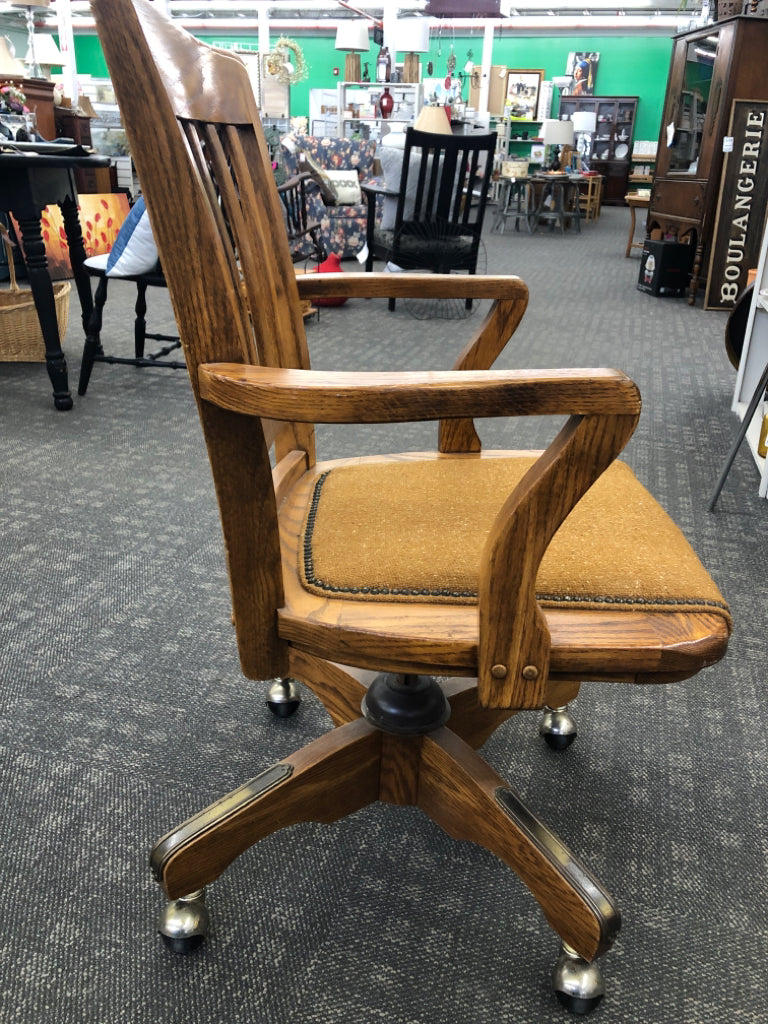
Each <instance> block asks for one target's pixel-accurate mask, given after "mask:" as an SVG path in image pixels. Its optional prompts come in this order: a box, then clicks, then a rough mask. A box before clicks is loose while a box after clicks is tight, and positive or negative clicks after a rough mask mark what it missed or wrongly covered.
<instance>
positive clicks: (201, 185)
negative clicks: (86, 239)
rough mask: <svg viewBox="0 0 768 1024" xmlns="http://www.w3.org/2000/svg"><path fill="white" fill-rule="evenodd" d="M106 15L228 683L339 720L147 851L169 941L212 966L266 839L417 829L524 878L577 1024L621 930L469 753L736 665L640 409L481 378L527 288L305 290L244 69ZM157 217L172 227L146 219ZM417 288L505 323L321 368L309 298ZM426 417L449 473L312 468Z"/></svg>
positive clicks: (630, 388) (375, 465) (144, 22)
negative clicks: (656, 466) (205, 505)
mask: <svg viewBox="0 0 768 1024" xmlns="http://www.w3.org/2000/svg"><path fill="white" fill-rule="evenodd" d="M93 10H94V14H95V17H96V23H97V27H98V31H99V36H100V39H101V42H102V45H103V48H104V53H105V55H106V59H107V63H108V66H109V71H110V74H111V77H112V82H113V83H114V87H115V91H116V93H117V97H118V101H119V104H120V109H121V114H122V118H123V124H124V125H125V128H126V131H127V133H128V137H129V139H130V144H131V152H132V154H133V156H134V159H135V161H136V165H137V168H138V172H139V175H140V177H141V181H142V183H143V186H144V189H145V194H146V200H147V204H148V207H149V210H150V213H151V214H153V222H154V224H155V225H156V237H157V242H158V246H159V249H160V253H161V257H162V261H163V267H164V269H165V274H166V279H167V282H168V287H169V289H170V290H171V293H172V298H173V303H174V308H175V310H176V314H177V319H178V324H179V330H180V332H181V336H182V339H183V342H184V348H185V352H186V356H187V364H188V367H189V373H190V379H191V383H192V388H193V390H194V394H195V397H196V399H197V403H198V410H199V414H200V419H201V422H202V426H203V430H204V433H205V438H206V443H207V446H208V452H209V457H210V462H211V467H212V471H213V476H214V481H215V485H216V492H217V497H218V502H219V509H220V514H221V522H222V527H223V531H224V539H225V544H226V551H227V565H228V570H229V576H230V584H231V596H232V603H233V611H234V622H235V631H236V637H237V644H238V648H239V653H240V661H241V666H242V670H243V672H244V674H245V675H246V676H247V677H249V678H250V679H254V680H264V679H270V680H275V682H274V683H273V686H272V688H271V691H270V702H271V704H272V706H273V707H274V708H275V710H277V711H278V712H283V711H284V712H286V713H287V712H288V711H290V710H291V708H292V707H293V706H294V705H295V703H296V701H297V696H296V693H295V690H294V683H293V680H294V679H298V680H301V681H303V682H304V683H306V684H307V685H308V686H310V687H311V688H312V689H313V690H314V692H315V693H316V694H317V695H318V697H319V698H320V700H321V701H322V702H323V703H324V705H325V707H326V708H327V710H328V712H329V714H330V716H331V718H332V720H333V722H334V725H335V728H334V729H332V730H331V731H330V732H329V733H327V734H326V735H324V736H321V737H320V738H319V739H317V740H315V741H314V742H312V743H310V744H309V746H307V747H305V748H304V749H303V750H300V751H298V752H297V753H296V754H294V755H292V756H290V757H287V758H285V759H283V760H281V761H279V762H277V763H276V764H274V765H273V766H272V767H270V768H267V770H266V771H263V772H262V773H261V774H260V775H257V776H256V777H255V778H254V779H251V780H250V781H249V782H246V783H245V784H244V785H243V786H241V787H240V788H239V789H237V790H235V791H234V792H232V793H230V794H229V795H228V796H226V797H224V798H223V799H221V800H219V801H217V802H216V803H214V804H213V805H211V806H210V807H208V808H207V809H206V810H203V811H201V812H200V813H199V814H197V815H195V816H193V817H192V818H190V819H189V820H188V821H186V822H185V823H183V824H182V825H180V826H178V827H176V828H174V829H173V830H172V831H170V832H168V833H167V834H166V835H165V836H163V837H162V838H161V839H160V840H159V841H158V843H157V844H156V846H155V848H154V850H153V852H152V855H151V862H152V866H153V870H154V872H155V875H156V877H157V879H158V880H159V881H160V883H161V884H162V886H163V888H164V890H165V892H166V894H167V896H168V897H169V899H170V901H171V902H170V903H169V904H168V906H167V908H166V910H165V911H164V913H163V915H162V917H161V925H160V930H161V932H162V933H163V935H164V937H165V939H166V941H167V942H168V944H169V945H171V946H172V947H173V948H175V949H178V950H186V949H189V948H192V947H194V946H195V945H197V944H199V942H200V941H202V939H203V937H204V933H205V922H206V917H207V911H206V910H205V906H204V903H203V900H202V895H201V891H202V889H203V887H204V886H207V885H208V884H209V883H211V882H213V881H214V879H216V878H217V877H218V876H219V875H220V874H221V873H222V872H223V871H224V870H225V869H226V868H227V866H228V865H229V864H231V863H232V861H233V860H234V859H235V858H236V857H238V856H240V855H241V854H243V853H244V852H245V851H246V850H247V849H248V848H249V847H250V846H252V845H253V844H254V843H256V842H258V840H260V839H261V838H263V837H264V836H266V835H268V834H270V833H272V832H274V831H276V830H277V829H281V828H284V827H286V826H287V825H291V824H295V823H298V822H303V821H320V822H332V821H336V820H338V819H340V818H343V817H344V816H345V815H348V814H350V813H352V812H354V811H356V810H358V809H359V808H361V807H363V806H365V805H367V804H369V803H371V802H373V801H377V800H381V801H385V802H388V803H392V804H403V805H407V804H412V805H416V806H418V807H420V808H421V809H422V810H423V811H424V812H425V813H426V814H427V815H429V816H430V817H431V818H433V819H434V820H435V821H436V822H437V823H438V824H440V825H441V826H442V827H443V828H444V829H445V830H446V831H447V832H448V833H449V834H450V835H452V836H454V837H456V838H457V839H470V840H472V841H473V842H476V843H479V844H481V845H483V846H485V847H487V848H488V849H489V850H492V851H493V852H494V853H496V854H497V855H498V856H499V857H500V858H501V859H502V860H504V861H505V862H506V863H507V864H509V865H510V866H511V867H512V868H513V870H514V871H516V872H517V873H518V875H519V876H520V877H521V878H522V879H523V881H524V882H525V884H526V885H527V886H528V887H529V888H530V890H531V892H532V894H533V895H534V897H535V898H536V899H537V900H538V902H539V904H540V905H541V908H542V910H543V913H544V916H545V917H546V919H547V921H548V922H549V923H550V925H551V926H552V928H553V929H554V930H555V931H556V932H557V934H558V935H559V936H560V938H561V940H562V942H563V946H562V950H561V953H560V959H559V960H558V966H557V968H556V974H555V990H556V992H557V994H558V997H559V998H560V999H561V1001H562V1002H564V1003H565V1005H566V1006H568V1007H569V1008H570V1009H571V1010H573V1011H575V1012H585V1011H587V1010H589V1009H591V1008H592V1007H593V1006H594V1005H595V1003H596V1002H597V1001H598V1000H599V999H600V997H601V995H602V981H601V979H600V973H599V969H598V968H597V966H596V965H595V964H594V963H593V961H595V959H596V958H597V957H598V956H599V955H600V954H601V953H603V952H605V951H606V950H607V949H608V948H609V947H610V945H611V943H612V941H613V939H614V937H615V935H616V932H617V930H618V928H619V923H620V919H619V913H618V910H617V908H616V906H615V904H614V902H613V900H612V899H611V897H610V896H609V895H608V893H607V892H606V891H605V889H604V888H603V887H602V886H601V885H600V884H599V883H598V882H597V881H596V880H595V879H594V878H593V877H592V876H591V875H590V874H589V873H588V872H587V870H586V869H585V868H584V867H582V865H581V864H580V863H579V862H578V861H577V860H576V859H575V857H574V856H573V855H572V854H571V853H570V852H569V851H568V849H567V848H566V847H565V846H564V845H563V843H562V842H561V841H560V840H559V839H557V837H556V836H555V835H554V834H553V833H552V832H551V831H550V830H549V829H548V828H547V827H546V826H545V825H544V824H543V823H542V822H541V821H539V820H538V819H537V818H536V817H535V816H534V815H533V813H532V812H531V811H530V810H529V809H528V808H527V807H526V806H525V804H524V803H523V801H522V800H521V798H520V797H519V796H518V795H517V794H516V793H515V792H514V791H513V790H512V789H511V788H510V787H509V786H508V785H507V783H506V782H505V781H504V780H503V779H502V778H500V777H499V776H498V775H497V774H496V773H495V772H494V771H493V770H492V769H491V768H490V767H489V766H488V765H487V764H486V763H485V762H484V761H483V759H482V758H481V757H480V755H479V754H478V753H477V752H476V750H477V748H478V747H479V746H480V745H481V744H482V743H483V742H484V740H485V739H486V738H487V737H488V736H489V735H490V734H491V733H492V732H493V731H494V730H495V729H496V728H497V727H499V726H500V725H501V724H502V723H503V722H504V721H506V720H507V719H508V718H509V717H510V716H511V715H513V714H515V713H517V712H518V711H522V710H525V709H534V710H535V709H538V710H542V709H547V708H549V710H548V711H546V712H545V713H546V719H545V721H544V725H543V728H544V732H545V734H546V735H547V736H549V738H550V740H551V741H552V743H553V745H554V746H557V747H559V746H563V745H565V744H566V743H567V742H568V741H569V740H570V739H572V736H573V726H572V723H571V722H570V719H569V717H568V714H567V712H566V711H564V710H562V709H563V707H564V705H566V703H567V702H568V701H570V700H572V699H573V698H574V697H575V696H576V694H577V693H578V690H579V686H580V684H581V682H582V681H585V680H599V681H603V682H618V683H621V684H622V685H624V686H626V685H627V684H631V683H652V682H672V681H674V680H678V679H684V678H686V677H688V676H690V675H693V674H694V673H696V672H698V671H699V670H700V669H701V668H703V667H704V666H706V665H710V664H712V663H713V662H715V661H717V660H718V659H719V658H721V657H722V655H723V654H724V652H725V649H726V645H727V641H728V636H729V632H730V619H729V613H728V609H727V606H726V604H725V602H724V601H723V598H722V596H721V595H720V593H719V591H718V590H717V587H716V586H715V585H714V583H713V582H712V581H711V579H710V578H709V576H708V575H707V573H706V571H705V570H704V568H703V567H702V565H701V563H700V562H699V560H698V559H697V557H696V555H695V554H694V552H693V551H692V549H691V548H690V546H689V545H688V544H687V543H686V541H685V540H684V538H683V537H682V535H681V534H680V532H679V530H678V529H677V527H676V526H675V525H674V524H673V523H672V522H671V520H670V519H669V517H668V516H667V515H666V514H665V512H664V511H663V510H662V509H661V507H660V506H659V505H658V504H657V503H656V502H655V501H654V499H653V498H652V497H651V495H650V494H649V493H648V492H647V491H646V490H645V489H644V488H643V487H642V486H641V485H640V484H639V483H638V481H637V480H636V479H635V477H634V475H633V474H632V472H631V471H630V470H629V469H628V468H627V467H626V466H625V465H623V464H622V463H618V462H616V461H615V459H616V456H617V454H618V453H619V451H620V450H621V449H622V448H623V446H624V444H625V443H626V441H627V439H628V438H629V437H630V435H631V434H632V431H633V430H634V427H635V424H636V422H637V419H638V416H639V413H640V398H639V394H638V391H637V388H636V387H635V385H634V384H633V383H632V382H631V381H630V380H629V379H628V378H627V377H625V376H624V375H623V374H622V373H619V372H617V371H614V370H536V371H525V370H510V371H499V372H494V371H489V369H488V367H490V365H491V364H492V363H493V361H494V359H495V358H496V356H497V355H498V353H499V351H500V350H501V349H502V348H503V346H504V345H505V343H506V341H507V340H508V338H509V337H510V336H511V335H512V333H513V332H514V330H515V328H516V327H517V324H518V323H519V321H520V319H521V317H522V316H523V313H524V310H525V307H526V303H527V294H528V293H527V289H526V287H525V285H524V284H523V282H522V281H520V280H519V279H518V278H515V277H479V276H475V277H473V276H466V277H459V276H456V277H453V276H444V275H436V276H431V275H427V274H413V275H411V274H373V273H371V274H360V275H353V274H348V273H345V274H311V275H306V276H303V277H300V278H298V279H297V277H296V275H295V274H294V271H293V266H292V264H291V259H290V251H289V246H288V243H287V240H286V236H285V230H284V227H283V220H282V215H281V207H280V199H279V197H278V194H277V188H276V186H275V183H274V180H273V176H272V170H271V166H270V161H269V155H268V151H267V148H266V146H265V143H264V138H263V134H262V131H261V127H260V124H259V119H258V112H257V110H256V107H255V103H254V100H253V95H252V92H251V87H250V84H249V80H248V75H247V72H246V70H245V68H244V67H243V65H242V64H241V63H240V62H239V60H238V59H237V58H236V57H235V56H232V55H229V54H226V53H223V52H221V51H217V50H213V49H210V48H209V47H207V46H205V45H204V44H203V43H201V42H199V41H197V40H195V39H194V38H193V37H192V36H190V35H188V34H187V33H186V32H184V31H183V30H182V29H181V28H179V27H177V25H176V24H175V23H173V22H171V21H170V20H168V19H167V18H166V16H165V14H164V13H163V11H162V9H161V7H160V5H158V4H154V3H149V2H147V0H94V2H93ZM201 83H205V87H204V88H201ZM171 204H173V205H174V206H178V205H179V204H181V205H182V206H183V209H184V212H185V215H184V217H175V218H165V217H162V216H161V213H162V211H163V210H164V209H166V208H167V207H168V206H170V205H171ZM154 212H156V213H157V216H154ZM425 293H426V294H431V295H435V296H439V297H446V296H451V295H456V294H458V295H460V296H461V297H462V298H489V299H492V300H493V305H492V308H491V311H490V313H489V314H488V316H487V318H486V320H485V322H484V323H483V324H480V325H479V326H478V327H477V329H476V331H475V334H474V336H473V337H472V338H471V339H470V340H469V342H468V344H467V346H466V348H465V349H464V351H463V353H461V355H460V356H459V357H458V359H457V361H456V363H455V364H454V369H453V370H451V371H447V372H441V371H436V372H431V373H425V372H386V373H385V372H375V373H374V372H372V373H350V372H344V371H340V372H323V371H313V370H312V369H311V368H310V362H309V356H308V351H307V342H306V336H305V333H304V325H303V321H302V317H301V309H300V301H299V300H300V296H318V295H321V296H334V295H348V296H352V297H363V296H370V297H386V296H391V295H394V296H397V297H406V296H410V295H419V294H425ZM371 315H374V313H373V311H372V312H371ZM533 415H543V416H549V415H559V416H561V417H564V418H565V424H564V426H563V427H562V429H561V430H560V432H559V433H558V434H557V436H556V437H555V439H554V440H553V441H552V443H551V444H550V446H549V447H548V448H547V450H546V451H545V452H544V453H543V454H541V453H532V452H516V451H508V452H497V451H488V452H485V451H482V450H481V446H480V441H479V438H478V435H477V433H476V431H475V428H474V426H473V423H472V419H471V417H475V416H478V417H489V416H490V417H499V416H504V417H508V416H533ZM413 420H434V421H436V422H437V423H438V424H439V426H438V444H437V450H436V451H434V452H432V453H426V454H425V453H418V454H416V453H408V454H395V455H392V456H378V457H369V458H362V459H348V460H339V461H330V462H318V461H317V460H316V456H315V444H314V433H313V424H314V423H315V422H321V423H395V422H405V421H413ZM270 448H272V449H273V455H274V459H273V462H274V464H272V462H271V460H270ZM435 677H440V678H441V679H444V680H447V681H442V682H438V680H437V679H436V678H435ZM190 685H194V683H193V681H190ZM212 713H215V712H214V711H213V710H212ZM638 756H639V757H642V753H640V754H639V755H638ZM606 838H608V837H606ZM618 841H620V840H618ZM398 870H399V871H400V873H401V876H402V872H403V871H407V867H405V866H402V865H401V866H400V867H399V869H398ZM459 941H460V940H459Z"/></svg>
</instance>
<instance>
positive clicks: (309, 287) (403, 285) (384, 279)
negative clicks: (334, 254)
mask: <svg viewBox="0 0 768 1024" xmlns="http://www.w3.org/2000/svg"><path fill="white" fill-rule="evenodd" d="M296 284H297V286H298V289H299V296H300V297H301V298H302V299H313V298H321V297H322V298H330V297H340V296H346V297H348V298H361V299H362V298H365V299H378V298H385V299H387V298H401V297H402V298H421V297H424V298H436V299H452V298H457V297H458V298H466V299H523V298H524V299H525V300H526V301H527V299H528V288H527V286H526V285H525V284H524V283H523V281H521V280H520V278H519V277H511V276H507V275H501V274H499V275H491V274H488V275H479V274H478V275H471V276H470V275H462V274H373V273H372V274H301V275H300V276H299V277H297V278H296Z"/></svg>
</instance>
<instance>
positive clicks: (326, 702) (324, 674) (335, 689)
mask: <svg viewBox="0 0 768 1024" xmlns="http://www.w3.org/2000/svg"><path fill="white" fill-rule="evenodd" d="M289 671H290V673H291V675H292V676H295V677H296V678H297V679H299V680H301V681H302V682H305V683H306V684H307V686H309V688H310V689H311V690H312V691H313V692H314V693H315V694H316V696H317V697H319V698H320V700H321V701H322V703H323V706H324V707H325V710H326V711H327V712H328V714H329V715H330V716H331V720H332V722H333V724H334V725H336V726H340V725H346V724H347V723H348V722H354V721H355V719H357V718H360V717H361V715H362V712H361V710H360V705H361V704H362V701H363V697H364V696H365V692H366V690H367V689H368V686H369V684H370V682H371V681H372V680H373V679H374V678H375V676H376V673H375V672H367V671H366V670H365V669H351V668H347V667H345V666H342V665H336V664H334V663H333V662H330V661H325V660H324V659H323V658H316V657H314V656H313V655H311V654H306V653H304V652H303V651H300V650H298V649H297V648H291V653H290V663H289Z"/></svg>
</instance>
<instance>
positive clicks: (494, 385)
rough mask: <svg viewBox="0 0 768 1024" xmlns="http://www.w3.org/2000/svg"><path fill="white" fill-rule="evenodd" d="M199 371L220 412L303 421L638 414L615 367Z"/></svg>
mask: <svg viewBox="0 0 768 1024" xmlns="http://www.w3.org/2000/svg"><path fill="white" fill-rule="evenodd" d="M198 374H199V382H200V395H201V397H202V398H204V399H205V400H206V401H207V402H211V403H212V404H214V405H217V406H218V407H219V408H222V409H228V410H230V411H231V412H237V413H243V414H246V415H249V416H259V417H262V418H266V419H271V420H284V421H294V422H301V423H404V422H416V421H419V420H439V419H442V418H445V417H466V416H485V417H498V416H548V415H557V414H561V415H568V414H570V415H575V416H596V415H599V414H603V415H613V416H625V415H631V414H632V413H633V412H634V410H635V407H637V410H638V412H639V397H638V395H637V389H636V387H635V385H634V384H633V382H632V381H631V380H630V379H629V378H628V377H626V376H625V375H624V374H623V373H620V372H619V371H618V370H604V369H599V370H506V371H502V370H485V371H459V372H456V371H453V370H447V371H445V372H441V373H434V372H424V371H415V372H414V371H410V372H401V373H396V372H386V373H381V372H370V373H357V372H355V373H348V372H329V371H322V370H290V369H289V370H284V369H277V368H274V367H269V366H252V365H249V364H244V363H205V364H202V365H201V366H200V367H199V369H198Z"/></svg>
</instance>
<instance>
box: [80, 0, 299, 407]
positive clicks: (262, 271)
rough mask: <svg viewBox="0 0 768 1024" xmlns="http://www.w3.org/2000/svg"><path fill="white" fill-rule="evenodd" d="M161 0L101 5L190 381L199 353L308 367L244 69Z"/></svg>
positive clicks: (278, 212)
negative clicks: (187, 28)
mask: <svg viewBox="0 0 768 1024" xmlns="http://www.w3.org/2000/svg"><path fill="white" fill-rule="evenodd" d="M159 6H160V5H155V4H149V3H142V2H141V0H136V2H135V3H134V0H105V2H104V3H98V2H97V4H96V5H95V6H94V13H95V14H96V17H97V22H99V31H100V36H101V38H102V45H103V47H104V50H105V55H106V57H107V62H108V64H109V65H110V71H111V73H112V78H113V82H114V85H115V91H116V93H117V97H118V102H119V104H120V109H121V114H122V117H123V120H124V123H125V125H126V128H127V130H128V134H129V137H131V143H132V153H133V156H134V160H135V162H136V167H137V172H138V175H139V180H140V181H142V185H143V187H144V191H145V194H146V199H147V206H148V209H149V213H150V218H151V219H152V224H153V230H154V232H155V234H156V237H157V240H158V245H159V248H160V251H161V253H162V260H163V267H164V270H165V273H166V277H167V279H168V286H169V290H170V293H171V297H172V300H173V303H174V311H175V313H176V316H177V322H178V325H179V332H180V335H181V338H182V342H183V344H184V348H185V352H186V355H187V362H188V365H189V367H190V376H191V377H192V384H193V387H194V388H195V389H197V380H196V377H197V372H196V367H197V365H198V364H199V363H202V362H212V361H248V362H258V363H263V364H266V365H274V366H283V367H298V368H303V367H308V366H309V355H308V350H307V344H306V336H305V332H304V323H303V318H302V315H301V303H300V302H299V297H298V290H297V287H296V281H295V274H294V270H293V264H292V261H291V256H290V248H289V244H288V238H287V233H286V230H285V225H284V220H283V214H282V205H281V203H280V199H279V197H278V194H277V186H276V184H275V180H274V175H273V172H272V166H271V160H270V158H269V150H268V147H267V145H266V141H265V139H264V135H263V131H262V128H261V123H260V120H259V115H258V109H257V107H256V102H255V99H254V97H253V90H252V88H251V84H250V81H249V78H248V73H247V70H246V68H245V66H244V65H243V64H242V62H241V61H240V60H239V59H237V58H236V57H234V56H233V55H231V54H228V53H225V52H223V51H218V50H215V49H212V48H211V47H208V46H206V45H205V44H204V43H201V42H199V41H198V40H196V39H194V38H193V37H192V36H190V35H189V34H188V33H186V32H184V30H182V29H180V28H178V27H177V26H176V25H174V24H173V23H172V22H169V20H168V19H167V18H166V16H165V15H164V13H163V12H162V10H159V9H157V8H158V7H159ZM136 9H140V10H141V17H140V19H139V18H138V17H137V15H136ZM115 22H117V23H118V24H115ZM113 68H114V71H113V70H112V69H113ZM148 97H151V100H149V99H148ZM148 120H149V121H150V122H151V123H152V125H153V128H154V133H153V134H154V139H153V140H152V142H150V139H149V138H148V137H147V134H148V133H147V132H146V130H145V129H146V123H147V121H148ZM179 135H180V136H181V139H182V140H183V145H179V141H180V140H179ZM158 148H159V150H160V154H159V153H158ZM159 156H160V159H158V157H159ZM149 179H151V180H149ZM184 218H188V219H189V220H191V222H192V223H194V225H195V232H196V233H197V237H196V239H195V242H196V244H195V246H194V247H190V244H189V240H188V239H187V238H186V237H185V232H184V231H183V230H181V229H180V226H179V225H180V222H181V221H182V219H184Z"/></svg>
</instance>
